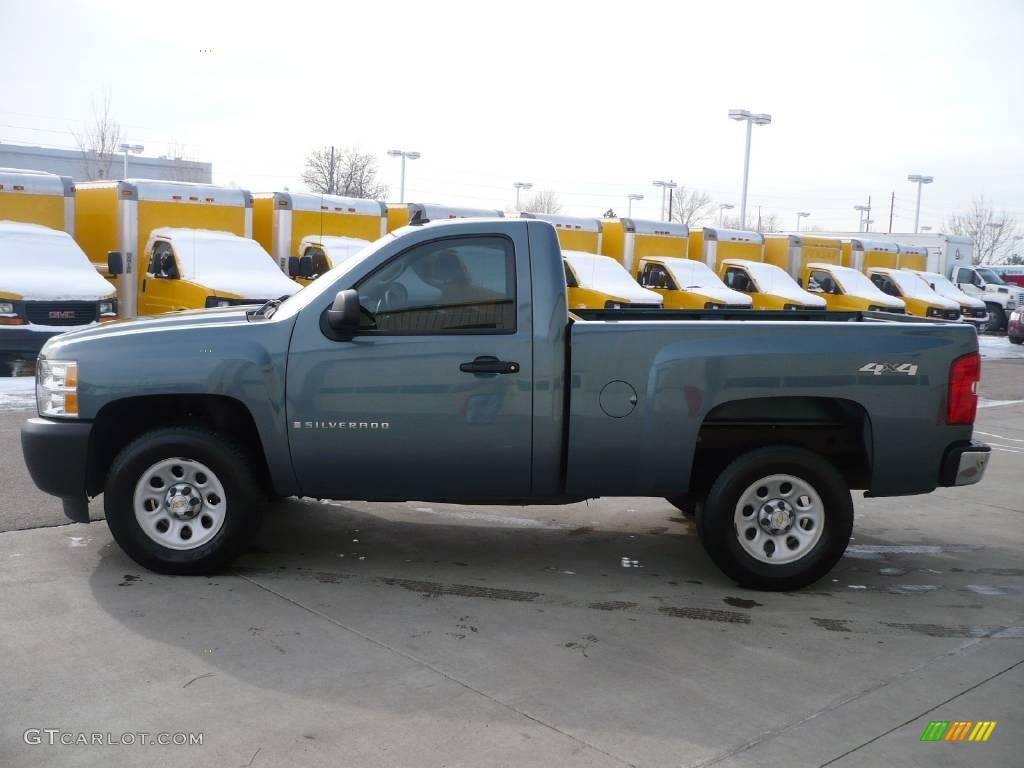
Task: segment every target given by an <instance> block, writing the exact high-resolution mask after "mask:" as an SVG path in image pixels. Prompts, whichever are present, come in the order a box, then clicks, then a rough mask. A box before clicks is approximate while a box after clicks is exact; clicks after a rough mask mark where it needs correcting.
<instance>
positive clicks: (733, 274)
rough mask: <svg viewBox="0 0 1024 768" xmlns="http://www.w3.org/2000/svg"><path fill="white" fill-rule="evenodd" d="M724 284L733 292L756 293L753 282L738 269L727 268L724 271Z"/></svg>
mask: <svg viewBox="0 0 1024 768" xmlns="http://www.w3.org/2000/svg"><path fill="white" fill-rule="evenodd" d="M725 284H726V285H727V286H729V287H730V288H732V289H733V290H734V291H743V292H744V293H757V288H755V287H754V281H753V280H751V279H750V277H749V276H748V275H747V273H746V272H744V271H743V270H742V269H739V268H738V267H729V268H728V269H727V270H725Z"/></svg>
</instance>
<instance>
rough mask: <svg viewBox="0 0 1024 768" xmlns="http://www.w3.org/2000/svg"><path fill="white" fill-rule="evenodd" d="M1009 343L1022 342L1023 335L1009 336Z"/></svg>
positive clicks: (1023, 341)
mask: <svg viewBox="0 0 1024 768" xmlns="http://www.w3.org/2000/svg"><path fill="white" fill-rule="evenodd" d="M1009 338H1010V343H1011V344H1024V336H1010V337H1009Z"/></svg>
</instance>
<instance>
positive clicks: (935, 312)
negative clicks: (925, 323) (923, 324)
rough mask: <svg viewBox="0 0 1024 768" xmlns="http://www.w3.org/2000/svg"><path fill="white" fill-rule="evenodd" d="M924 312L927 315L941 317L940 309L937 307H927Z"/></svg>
mask: <svg viewBox="0 0 1024 768" xmlns="http://www.w3.org/2000/svg"><path fill="white" fill-rule="evenodd" d="M925 314H926V315H928V317H942V310H941V309H939V308H938V307H928V309H927V310H926V311H925Z"/></svg>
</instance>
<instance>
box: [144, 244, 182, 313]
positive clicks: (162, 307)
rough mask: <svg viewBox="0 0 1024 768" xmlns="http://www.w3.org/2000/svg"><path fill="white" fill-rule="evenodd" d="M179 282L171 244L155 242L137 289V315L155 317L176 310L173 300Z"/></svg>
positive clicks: (179, 277) (179, 272)
mask: <svg viewBox="0 0 1024 768" xmlns="http://www.w3.org/2000/svg"><path fill="white" fill-rule="evenodd" d="M180 280H181V271H180V270H179V269H178V263H177V261H176V260H175V258H174V250H173V249H172V248H171V244H170V243H168V242H166V241H163V240H157V241H155V242H154V243H153V250H152V252H151V254H150V256H149V259H148V261H147V264H146V273H145V274H144V275H143V276H142V286H141V287H140V289H139V307H138V312H139V314H140V315H156V314H159V313H161V312H171V311H172V310H174V309H177V304H176V303H175V298H176V296H177V294H178V283H179V282H180Z"/></svg>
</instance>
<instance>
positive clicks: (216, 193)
mask: <svg viewBox="0 0 1024 768" xmlns="http://www.w3.org/2000/svg"><path fill="white" fill-rule="evenodd" d="M75 186H76V187H77V188H78V189H82V190H87V189H109V188H111V187H115V188H117V189H119V190H120V193H119V195H118V196H119V197H121V198H125V199H132V198H134V199H136V200H146V201H151V202H182V203H214V204H216V205H234V206H238V207H245V208H252V193H250V192H249V190H247V189H236V188H235V187H219V186H217V185H216V184H193V183H191V182H186V181H156V180H154V179H124V180H123V181H85V182H82V183H80V184H76V185H75Z"/></svg>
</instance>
